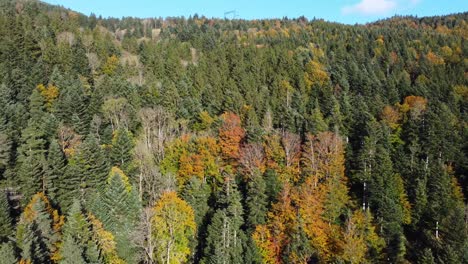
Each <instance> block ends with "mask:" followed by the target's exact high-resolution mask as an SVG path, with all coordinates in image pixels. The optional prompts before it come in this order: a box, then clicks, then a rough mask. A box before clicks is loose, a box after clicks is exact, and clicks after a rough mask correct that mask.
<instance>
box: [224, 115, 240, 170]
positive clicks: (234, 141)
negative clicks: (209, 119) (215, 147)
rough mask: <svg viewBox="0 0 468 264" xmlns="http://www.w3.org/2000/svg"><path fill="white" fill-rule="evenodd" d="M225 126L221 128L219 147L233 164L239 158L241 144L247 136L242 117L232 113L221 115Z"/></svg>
mask: <svg viewBox="0 0 468 264" xmlns="http://www.w3.org/2000/svg"><path fill="white" fill-rule="evenodd" d="M221 120H222V122H223V124H222V125H221V127H220V128H219V145H220V147H221V153H222V155H223V157H224V158H225V159H226V160H227V161H229V162H230V163H231V164H233V161H234V160H236V159H238V158H239V155H240V152H239V150H240V143H241V141H242V139H243V138H244V136H245V130H244V129H243V128H242V127H241V120H240V117H239V116H238V115H236V114H234V113H232V112H226V113H224V114H223V115H221Z"/></svg>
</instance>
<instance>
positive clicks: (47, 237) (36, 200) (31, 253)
mask: <svg viewBox="0 0 468 264" xmlns="http://www.w3.org/2000/svg"><path fill="white" fill-rule="evenodd" d="M62 224H63V218H62V217H60V216H59V215H58V213H57V211H56V210H54V209H53V208H52V207H51V205H50V202H49V200H48V199H47V197H46V196H45V195H44V194H43V193H38V194H35V195H34V196H33V197H32V199H31V201H30V202H29V204H28V205H27V206H26V208H25V209H24V212H23V214H22V215H21V217H20V220H19V223H18V227H17V231H16V241H17V245H18V247H19V248H20V249H21V259H22V260H23V261H26V262H27V261H31V262H32V263H52V260H53V259H56V257H57V244H58V242H59V240H60V228H61V226H62Z"/></svg>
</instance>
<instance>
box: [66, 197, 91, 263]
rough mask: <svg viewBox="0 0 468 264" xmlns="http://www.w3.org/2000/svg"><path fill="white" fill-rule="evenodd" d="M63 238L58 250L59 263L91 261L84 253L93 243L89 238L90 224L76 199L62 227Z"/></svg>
mask: <svg viewBox="0 0 468 264" xmlns="http://www.w3.org/2000/svg"><path fill="white" fill-rule="evenodd" d="M63 237H64V238H63V246H62V247H61V248H60V256H61V257H62V258H61V261H60V262H61V263H85V260H86V259H88V260H90V259H92V258H89V257H88V256H87V255H86V252H88V250H89V249H88V247H90V248H92V247H93V246H94V245H95V244H94V243H95V242H94V241H93V240H92V238H91V232H90V224H89V223H88V220H87V219H86V217H85V216H84V215H83V212H82V208H81V204H80V202H79V201H78V200H77V199H76V198H75V200H74V201H73V204H72V206H71V207H70V210H69V212H68V215H67V218H66V222H65V224H64V226H63Z"/></svg>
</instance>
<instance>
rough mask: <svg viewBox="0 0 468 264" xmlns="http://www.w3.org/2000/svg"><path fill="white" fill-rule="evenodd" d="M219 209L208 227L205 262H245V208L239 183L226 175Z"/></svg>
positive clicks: (218, 205)
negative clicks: (243, 226) (238, 188)
mask: <svg viewBox="0 0 468 264" xmlns="http://www.w3.org/2000/svg"><path fill="white" fill-rule="evenodd" d="M217 201H218V204H217V209H216V211H215V212H214V214H213V218H212V219H211V224H210V225H209V226H208V229H207V238H206V246H205V249H204V254H205V256H204V259H203V261H204V262H205V263H243V260H242V256H243V247H242V246H243V240H244V239H245V236H244V233H243V231H242V230H241V226H242V225H243V224H244V221H243V208H242V204H241V197H240V194H239V191H238V190H237V184H236V182H235V181H234V179H233V178H232V176H226V177H225V182H224V185H223V189H222V191H221V193H220V194H219V197H218V199H217Z"/></svg>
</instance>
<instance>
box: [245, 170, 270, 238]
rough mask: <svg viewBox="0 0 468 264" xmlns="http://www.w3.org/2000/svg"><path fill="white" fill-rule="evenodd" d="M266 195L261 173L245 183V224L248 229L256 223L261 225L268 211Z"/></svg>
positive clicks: (252, 228) (251, 228) (251, 229)
mask: <svg viewBox="0 0 468 264" xmlns="http://www.w3.org/2000/svg"><path fill="white" fill-rule="evenodd" d="M267 199H268V196H267V194H266V184H265V180H264V179H263V177H262V176H261V175H255V176H253V177H252V179H251V180H250V181H249V182H248V183H247V193H246V209H247V210H246V211H247V212H246V224H247V226H248V229H249V230H250V231H253V230H254V229H255V226H257V225H263V224H265V221H266V213H267V211H268V209H267V206H268V200H267Z"/></svg>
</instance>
